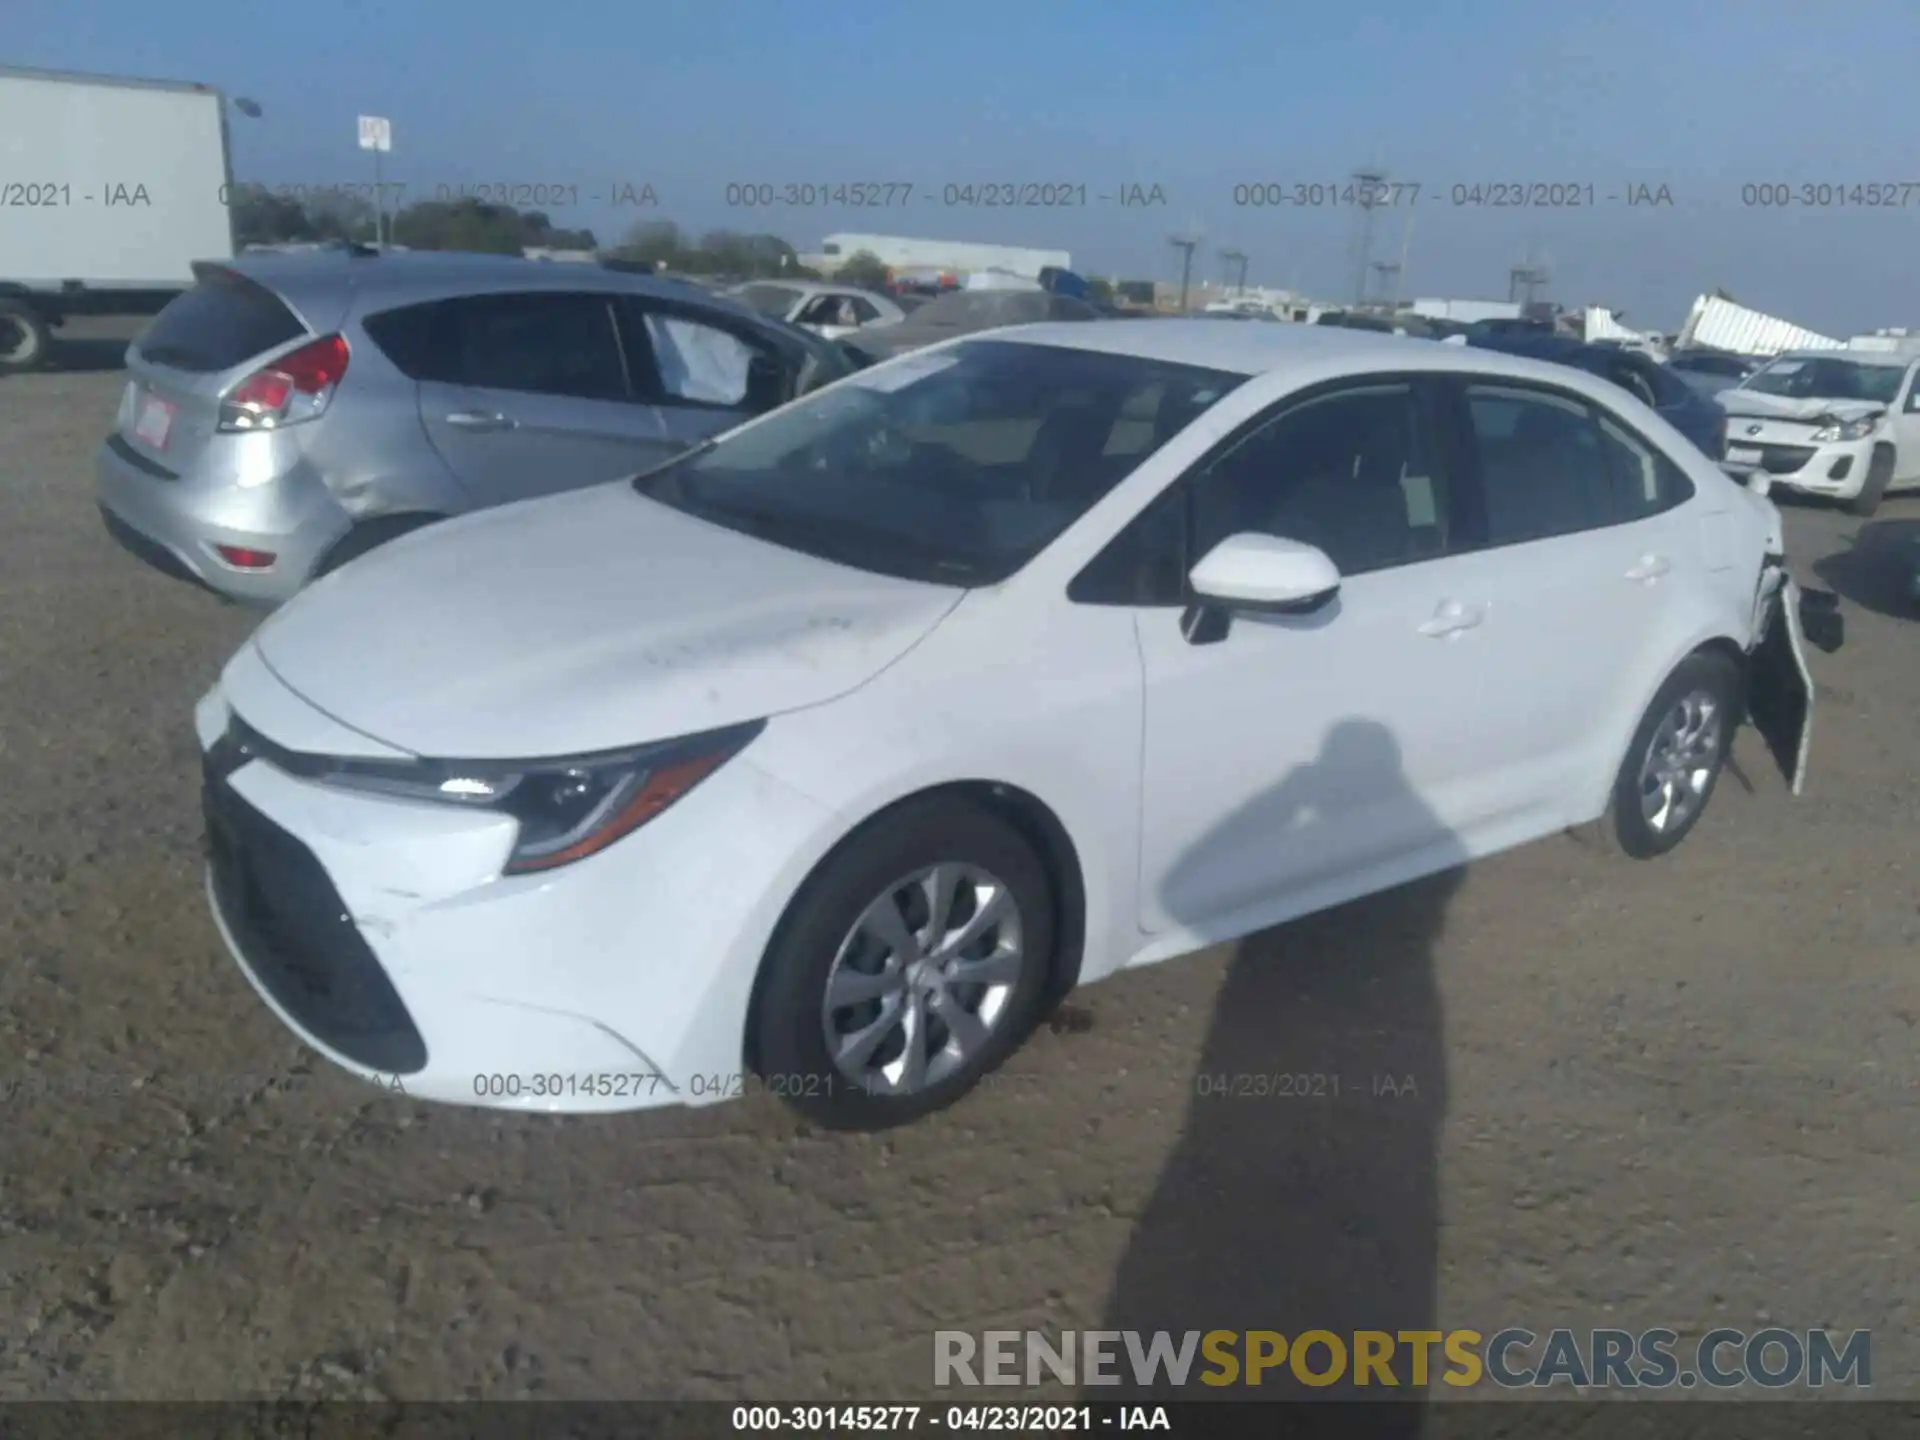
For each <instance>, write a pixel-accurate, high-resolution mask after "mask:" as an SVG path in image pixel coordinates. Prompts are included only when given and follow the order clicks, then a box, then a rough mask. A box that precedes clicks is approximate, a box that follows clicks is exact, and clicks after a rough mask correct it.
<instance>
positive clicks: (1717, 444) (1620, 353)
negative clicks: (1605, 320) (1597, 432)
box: [1467, 332, 1727, 462]
mask: <svg viewBox="0 0 1920 1440" xmlns="http://www.w3.org/2000/svg"><path fill="white" fill-rule="evenodd" d="M1467 343H1468V344H1469V345H1472V346H1474V347H1476V348H1477V349H1481V350H1498V351H1499V352H1500V353H1501V354H1503V355H1524V356H1527V357H1528V358H1529V359H1533V360H1551V361H1553V362H1554V363H1556V364H1559V365H1571V366H1573V367H1574V368H1575V369H1577V370H1585V371H1587V372H1588V373H1589V374H1593V375H1598V376H1600V377H1601V378H1602V379H1604V380H1611V381H1612V382H1613V383H1614V384H1616V385H1618V386H1619V387H1620V388H1621V389H1623V390H1625V391H1626V392H1627V393H1628V394H1630V395H1632V396H1633V397H1634V398H1635V399H1637V400H1640V401H1641V402H1643V403H1644V404H1646V405H1647V406H1649V407H1651V408H1652V409H1653V410H1655V411H1658V412H1659V415H1660V418H1661V419H1662V420H1664V421H1666V422H1667V423H1668V424H1669V425H1671V426H1673V428H1674V429H1676V430H1678V431H1679V432H1680V433H1681V434H1682V435H1684V436H1686V437H1687V438H1688V439H1689V440H1691V441H1693V443H1694V444H1696V445H1698V446H1699V447H1700V448H1701V449H1702V450H1703V451H1705V452H1706V454H1707V455H1708V456H1709V457H1710V458H1711V459H1713V460H1714V461H1716V462H1717V461H1718V460H1719V459H1720V458H1721V457H1722V456H1723V455H1724V454H1726V449H1727V412H1726V411H1724V410H1722V409H1721V408H1720V405H1719V402H1718V401H1715V400H1710V399H1708V398H1707V397H1706V396H1704V395H1702V394H1700V393H1699V392H1698V391H1697V390H1695V389H1694V388H1693V387H1692V386H1691V385H1688V384H1687V383H1686V382H1685V381H1683V380H1682V379H1680V377H1679V376H1677V375H1675V374H1674V373H1673V372H1672V371H1670V370H1669V369H1667V367H1666V366H1664V365H1662V364H1661V363H1660V362H1659V361H1658V360H1653V359H1650V358H1648V357H1647V356H1645V355H1642V354H1639V353H1638V352H1636V351H1633V350H1622V349H1619V348H1618V347H1616V346H1611V345H1588V344H1586V343H1584V342H1583V341H1579V340H1573V339H1569V338H1566V337H1563V336H1559V335H1531V334H1512V333H1509V334H1504V335H1503V334H1497V333H1496V334H1489V333H1485V332H1482V333H1480V334H1474V335H1469V336H1468V337H1467Z"/></svg>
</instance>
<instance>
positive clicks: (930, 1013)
mask: <svg viewBox="0 0 1920 1440" xmlns="http://www.w3.org/2000/svg"><path fill="white" fill-rule="evenodd" d="M1053 945H1054V896H1053V887H1052V885H1051V883H1050V882H1049V879H1048V876H1047V871H1046V867H1045V866H1044V865H1043V864H1042V863H1041V861H1040V859H1039V857H1038V856H1037V855H1036V854H1035V853H1034V850H1033V847H1032V846H1031V845H1029V844H1028V843H1027V842H1026V840H1025V839H1024V838H1023V837H1022V836H1021V835H1020V834H1019V832H1018V831H1016V830H1015V829H1014V828H1013V827H1012V826H1010V825H1008V824H1006V823H1005V822H1004V821H1002V820H1001V819H1000V818H999V817H998V816H996V815H994V814H992V813H991V812H990V811H988V810H986V809H983V808H982V807H980V806H978V805H975V804H972V803H970V802H968V801H965V800H960V799H956V798H950V797H933V798H930V799H927V800H921V801H910V802H908V803H907V804H904V805H902V806H900V807H898V808H897V809H895V810H893V811H891V812H889V813H887V814H885V815H882V816H881V817H880V818H879V819H877V820H875V821H873V822H872V823H871V824H870V825H868V826H867V827H866V828H865V829H864V830H861V831H859V832H857V833H856V834H855V835H854V837H853V838H852V839H851V840H849V841H848V842H847V843H846V844H844V845H843V846H842V847H841V849H840V850H838V851H837V852H835V853H834V854H833V855H832V856H830V857H829V858H828V859H827V861H826V862H825V863H824V864H823V865H822V867H821V869H820V870H819V871H817V872H816V873H815V875H814V877H813V878H812V879H811V880H810V881H809V882H808V883H807V885H806V887H805V888H804V889H803V890H802V891H801V894H800V896H799V898H798V899H797V900H796V901H795V902H794V906H793V908H792V910H791V911H790V912H789V914H788V917H787V920H786V922H785V923H784V924H783V925H782V926H781V928H780V932H779V934H778V935H777V936H776V938H775V940H774V943H773V944H772V946H770V947H769V949H768V952H767V956H766V960H765V962H764V968H763V971H762V977H761V985H760V993H759V995H758V997H757V999H756V1003H755V1006H754V1011H753V1015H752V1017H751V1020H750V1033H749V1043H750V1045H751V1047H752V1052H753V1054H754V1055H755V1057H756V1061H757V1067H758V1069H759V1071H760V1075H761V1078H762V1079H763V1080H764V1081H765V1083H766V1084H767V1086H768V1088H769V1089H771V1090H772V1091H773V1092H774V1093H775V1094H777V1095H779V1096H781V1097H782V1098H783V1099H785V1100H786V1101H787V1102H788V1103H789V1104H790V1105H791V1106H793V1108H795V1109H796V1110H799V1111H800V1112H801V1113H803V1114H805V1115H807V1116H808V1117H809V1118H810V1119H813V1120H815V1121H818V1122H819V1123H821V1124H823V1125H827V1126H829V1127H831V1128H834V1129H843V1130H882V1129H886V1128H888V1127H890V1126H893V1125H899V1124H903V1123H905V1122H907V1121H909V1120H914V1119H917V1118H918V1117H920V1116H922V1115H926V1114H929V1113H931V1112H933V1111H935V1110H939V1109H943V1108H945V1107H946V1106H948V1105H951V1104H952V1103H953V1102H954V1101H956V1100H958V1099H959V1098H960V1097H961V1096H963V1095H964V1094H966V1093H967V1091H969V1090H970V1089H972V1088H973V1086H974V1085H975V1084H977V1083H978V1082H979V1080H980V1079H981V1077H982V1076H984V1075H986V1074H987V1073H989V1072H990V1071H992V1070H993V1069H995V1068H996V1067H997V1066H998V1065H999V1064H1000V1063H1001V1062H1002V1061H1003V1060H1005V1059H1006V1057H1007V1056H1008V1055H1010V1054H1012V1053H1013V1051H1014V1050H1015V1049H1016V1048H1018V1046H1019V1044H1020V1042H1021V1041H1022V1040H1024V1039H1025V1038H1026V1036H1027V1033H1028V1032H1029V1031H1030V1030H1031V1029H1032V1027H1033V1023H1034V1021H1035V1019H1036V1018H1037V1016H1038V1015H1039V1012H1040V1009H1041V1007H1042V1004H1043V1002H1044V998H1045V995H1046V990H1047V979H1048V974H1049V971H1050V969H1051V966H1052V963H1053Z"/></svg>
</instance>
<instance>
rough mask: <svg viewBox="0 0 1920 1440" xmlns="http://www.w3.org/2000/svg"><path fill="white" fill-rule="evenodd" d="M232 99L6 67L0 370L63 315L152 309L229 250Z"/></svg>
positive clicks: (29, 358)
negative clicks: (196, 265)
mask: <svg viewBox="0 0 1920 1440" xmlns="http://www.w3.org/2000/svg"><path fill="white" fill-rule="evenodd" d="M226 104H227V102H226V97H225V96H224V95H222V94H221V93H220V92H219V91H217V90H214V89H212V88H211V87H209V86H206V85H194V84H185V83H178V82H171V81H162V80H123V79H115V78H112V77H109V76H104V75H72V74H66V73H62V72H57V71H49V70H23V69H18V68H15V67H12V66H0V374H4V373H6V372H7V371H10V370H16V371H17V370H30V369H33V368H35V367H37V366H39V365H40V364H42V363H43V362H44V361H45V360H46V358H47V353H48V350H49V348H50V342H49V332H50V331H51V330H53V329H54V328H56V327H58V326H59V325H60V324H62V323H63V322H64V321H65V320H66V318H67V317H68V316H70V315H122V314H124V315H150V314H153V313H155V312H157V311H158V310H159V309H160V308H161V307H162V306H163V305H165V304H166V303H167V301H169V300H171V299H172V298H173V297H174V296H175V295H178V294H179V293H180V292H181V291H183V290H185V289H187V288H188V287H189V286H191V285H192V284H193V283H194V281H193V262H194V261H196V260H228V259H231V258H232V257H233V223H232V211H231V210H230V209H229V208H228V204H227V200H228V195H229V193H230V188H231V186H232V183H233V176H232V173H231V171H230V170H229V168H228V159H227V120H226Z"/></svg>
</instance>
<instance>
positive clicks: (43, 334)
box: [0, 298, 53, 375]
mask: <svg viewBox="0 0 1920 1440" xmlns="http://www.w3.org/2000/svg"><path fill="white" fill-rule="evenodd" d="M52 343H53V340H52V335H51V332H49V331H48V329H47V322H46V321H45V320H44V319H43V318H42V317H41V315H40V312H39V311H37V310H35V309H34V308H33V307H32V306H31V305H29V304H27V303H26V301H24V300H9V299H5V298H0V375H18V374H23V373H25V372H26V371H28V370H38V369H39V368H40V367H41V366H42V365H44V364H45V363H46V360H47V351H48V350H49V348H51V346H52Z"/></svg>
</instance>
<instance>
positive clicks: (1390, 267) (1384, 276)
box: [1373, 260, 1400, 309]
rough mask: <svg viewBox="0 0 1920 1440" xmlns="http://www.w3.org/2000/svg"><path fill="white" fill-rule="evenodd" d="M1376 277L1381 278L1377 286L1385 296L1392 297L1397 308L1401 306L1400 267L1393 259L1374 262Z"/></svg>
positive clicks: (1379, 291)
mask: <svg viewBox="0 0 1920 1440" xmlns="http://www.w3.org/2000/svg"><path fill="white" fill-rule="evenodd" d="M1373 274H1374V277H1375V278H1376V279H1377V280H1379V282H1380V283H1379V285H1378V286H1377V287H1375V288H1376V290H1377V291H1378V293H1379V294H1380V295H1381V296H1382V297H1383V298H1389V297H1390V298H1391V299H1392V301H1393V305H1394V308H1395V309H1398V308H1399V306H1400V267H1399V265H1398V264H1396V263H1395V262H1394V261H1392V260H1376V261H1374V262H1373Z"/></svg>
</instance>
